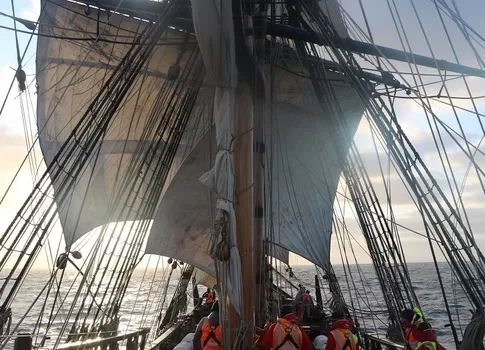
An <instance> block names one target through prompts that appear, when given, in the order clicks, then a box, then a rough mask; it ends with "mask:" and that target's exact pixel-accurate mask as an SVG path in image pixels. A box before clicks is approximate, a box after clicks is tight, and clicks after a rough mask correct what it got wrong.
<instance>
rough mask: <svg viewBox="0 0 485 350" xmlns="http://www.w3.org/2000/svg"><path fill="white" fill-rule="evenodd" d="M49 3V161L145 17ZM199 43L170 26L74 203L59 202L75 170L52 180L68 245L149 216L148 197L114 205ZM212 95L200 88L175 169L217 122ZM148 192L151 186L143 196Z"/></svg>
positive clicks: (43, 25)
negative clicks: (163, 98)
mask: <svg viewBox="0 0 485 350" xmlns="http://www.w3.org/2000/svg"><path fill="white" fill-rule="evenodd" d="M42 8H43V11H42V15H41V18H40V29H39V33H40V34H44V36H39V38H38V50H37V83H38V99H37V101H38V108H37V118H38V119H37V120H38V128H39V139H40V146H41V149H42V152H43V154H44V159H45V161H46V163H47V164H48V165H49V164H50V163H51V162H52V161H53V160H54V157H55V155H56V154H57V152H58V151H59V149H60V148H61V147H62V146H63V144H64V142H65V140H66V139H67V137H68V136H69V135H70V134H71V132H72V130H73V128H74V126H75V125H76V123H77V122H78V121H79V120H80V118H81V117H82V116H83V114H84V113H85V112H86V109H87V108H88V106H89V104H90V103H91V102H92V101H93V100H94V99H95V98H96V96H97V94H98V93H99V91H100V89H101V87H102V86H103V84H104V83H105V81H106V79H107V78H108V77H109V76H110V74H111V72H113V70H115V69H117V67H118V66H119V65H120V62H121V61H122V59H123V57H124V56H125V54H126V53H127V52H128V50H129V49H130V47H131V46H132V44H133V42H134V40H135V39H136V38H137V36H139V35H140V33H141V32H142V31H143V29H144V28H145V26H146V22H142V21H139V20H136V19H133V18H130V17H127V16H123V15H119V14H116V13H109V14H108V13H107V12H105V11H100V10H97V9H95V8H90V9H89V10H88V8H87V7H86V6H83V5H81V4H76V3H72V2H67V1H63V0H50V1H42ZM98 12H99V13H98ZM195 45H196V42H195V37H194V36H187V35H185V34H184V33H182V32H180V31H176V30H170V29H168V30H167V31H166V33H165V35H164V36H163V37H161V38H160V40H159V43H158V45H157V46H156V48H155V50H154V53H153V56H152V57H151V59H150V60H149V62H148V63H147V65H146V67H145V68H142V74H140V76H139V77H138V79H137V80H136V82H135V83H134V84H133V86H132V87H131V88H130V90H129V92H128V93H127V96H126V97H125V99H124V101H123V103H122V105H121V106H120V107H119V108H118V110H117V112H116V115H115V117H114V119H113V121H112V122H111V124H110V127H109V129H108V130H107V131H106V133H105V135H104V138H103V141H102V142H101V144H100V145H98V146H97V149H96V150H95V151H94V152H93V156H92V159H91V162H90V164H88V166H87V169H86V171H84V173H83V174H82V175H80V177H79V180H78V181H77V183H76V185H75V186H74V188H72V189H71V190H70V191H69V196H68V200H67V202H68V204H67V205H66V204H64V205H59V204H60V203H61V202H60V198H59V197H58V196H57V190H58V189H59V187H60V186H62V183H63V179H64V178H65V177H66V176H70V174H65V176H64V177H63V176H61V177H60V178H58V179H56V180H53V186H54V198H55V200H56V201H57V203H58V206H59V207H58V211H59V214H60V219H61V224H62V226H63V233H64V236H65V239H66V243H67V244H68V245H69V244H72V243H73V242H75V241H76V240H77V239H78V238H79V237H80V236H82V235H83V234H84V233H86V232H88V231H90V230H92V229H94V228H96V227H98V226H100V225H103V224H106V223H109V222H112V221H124V220H134V219H142V218H143V217H141V216H140V215H141V214H140V213H139V210H138V208H139V206H140V205H141V202H142V200H137V202H135V203H134V204H133V206H131V209H130V210H124V211H123V210H122V208H116V209H115V208H113V202H118V203H123V202H124V200H125V198H126V196H127V192H128V190H127V189H128V188H129V187H130V184H129V183H125V184H124V186H125V187H126V188H125V189H123V188H120V186H121V185H120V183H121V181H120V179H121V178H122V176H123V174H125V173H126V171H127V169H128V168H129V167H130V164H131V166H133V164H134V162H136V161H137V159H138V161H139V159H141V158H142V156H143V154H144V153H146V152H147V150H148V149H149V148H150V147H154V145H155V140H154V138H153V135H151V136H150V135H149V132H150V125H148V124H147V123H148V116H149V115H150V114H151V113H155V110H154V108H155V106H156V102H157V99H159V98H160V94H161V93H162V92H163V91H162V90H164V89H165V90H166V88H165V87H164V83H165V82H166V81H167V77H168V75H169V70H170V68H171V67H172V66H174V65H175V66H176V65H177V64H178V65H179V66H180V71H183V70H184V68H185V67H186V65H187V62H188V60H189V56H190V53H191V51H192V50H193V48H194V47H195ZM171 74H174V72H173V70H172V71H171ZM212 96H213V89H211V88H209V89H202V90H201V91H200V92H199V94H198V98H197V101H196V105H195V107H194V112H193V114H194V118H192V119H191V120H190V121H189V124H188V126H187V128H186V132H185V134H184V137H183V138H182V141H181V147H180V148H179V151H178V152H177V155H176V157H175V160H174V165H173V167H172V172H171V174H173V173H174V171H175V170H176V169H177V167H178V165H180V164H181V163H182V160H183V158H184V157H185V155H186V154H188V153H189V152H190V149H191V148H192V145H193V144H195V142H196V141H198V139H199V138H200V137H201V136H202V135H203V133H204V132H205V131H206V130H207V129H208V128H209V127H210V124H211V121H210V119H211V112H212V111H211V108H210V106H211V102H210V101H211V100H212ZM151 129H153V126H152V128H151ZM147 135H149V136H147ZM138 168H140V166H138ZM143 171H147V172H150V171H151V168H150V165H149V164H146V165H145V166H144V170H143ZM134 177H135V176H134ZM170 177H171V175H170V174H169V176H168V178H167V182H169V180H170ZM147 190H148V187H147V186H145V188H142V189H141V190H140V191H141V192H140V193H143V192H144V191H147ZM140 197H141V198H143V196H140ZM64 203H65V201H64Z"/></svg>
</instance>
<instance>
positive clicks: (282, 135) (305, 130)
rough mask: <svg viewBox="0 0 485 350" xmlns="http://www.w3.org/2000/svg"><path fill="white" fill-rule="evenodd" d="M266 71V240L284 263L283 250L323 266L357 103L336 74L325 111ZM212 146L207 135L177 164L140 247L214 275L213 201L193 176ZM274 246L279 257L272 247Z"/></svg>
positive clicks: (284, 76)
mask: <svg viewBox="0 0 485 350" xmlns="http://www.w3.org/2000/svg"><path fill="white" fill-rule="evenodd" d="M293 68H294V67H293ZM272 74H273V78H272V79H273V80H274V81H273V84H272V85H273V101H272V104H270V103H267V109H268V114H267V115H269V113H270V112H269V109H270V108H272V110H273V113H274V115H273V117H272V119H273V120H274V122H273V124H272V125H271V124H269V123H268V124H269V125H267V126H266V130H265V132H266V135H267V136H266V140H271V142H267V143H266V145H267V151H266V158H267V161H266V162H267V166H266V167H265V178H266V183H271V186H268V187H267V193H266V196H267V198H271V200H270V203H271V206H270V207H268V208H267V210H266V212H267V214H266V220H265V225H267V226H268V227H272V228H273V230H274V231H273V232H272V233H271V234H270V236H269V237H267V238H268V239H269V240H270V241H272V242H273V243H274V244H272V248H271V249H270V253H271V252H273V254H275V257H276V258H278V259H280V258H282V259H280V260H282V261H283V262H287V261H285V259H286V260H287V258H285V253H284V251H292V252H294V253H296V254H298V255H300V256H302V257H304V258H306V259H308V260H310V261H312V262H313V263H315V264H317V265H319V266H321V267H323V268H327V267H328V266H329V265H328V264H329V258H330V255H329V254H330V235H331V227H332V212H333V202H334V197H335V192H336V190H337V185H338V181H339V178H340V173H341V169H342V163H343V161H344V160H345V157H346V150H347V149H348V147H349V145H350V141H351V140H352V138H353V135H354V133H355V131H356V129H357V126H358V124H359V121H360V119H361V116H362V114H363V109H364V106H363V103H362V102H361V100H360V98H359V96H358V94H357V92H356V91H355V90H354V89H353V88H352V87H351V86H350V84H349V83H346V82H344V81H343V79H342V77H341V76H340V79H337V78H338V76H337V75H336V74H335V73H333V74H331V78H335V79H331V80H332V83H331V84H332V89H333V93H334V94H335V96H336V99H335V101H334V102H329V103H328V106H327V108H326V109H325V111H324V110H322V108H321V107H320V104H319V102H318V100H317V98H316V96H315V92H314V89H313V87H312V85H311V82H310V80H309V79H307V78H303V77H300V76H297V75H295V74H292V73H289V72H288V71H286V70H283V69H277V68H273V69H272ZM329 74H330V73H329ZM338 80H340V81H338ZM268 85H270V84H268ZM267 93H268V94H270V93H271V91H270V88H269V87H268V91H267ZM268 96H269V95H268ZM271 105H272V106H271ZM337 105H338V106H339V107H340V110H341V112H342V114H343V115H344V117H345V121H346V124H347V128H346V129H347V132H348V134H346V135H345V136H346V137H345V136H342V137H341V136H340V135H338V134H335V133H334V132H335V130H336V129H338V127H335V126H333V125H334V122H333V121H332V118H333V117H337V115H338V114H337V111H336V106H337ZM330 113H333V114H334V116H331V115H330ZM214 145H215V140H214V139H211V138H210V137H208V136H207V135H206V136H205V137H204V138H203V139H202V140H201V141H200V143H199V144H198V145H197V147H195V148H194V150H193V152H192V154H191V155H190V156H189V157H188V158H187V160H186V163H185V164H183V165H182V166H181V168H180V170H179V171H178V173H177V175H175V177H174V180H173V181H172V183H171V184H170V187H169V188H168V189H167V192H166V193H165V197H164V198H163V200H162V202H161V205H160V207H159V210H158V213H157V215H156V216H155V221H154V226H153V228H152V231H151V233H150V236H149V239H148V245H147V253H151V254H159V255H166V256H172V257H174V258H177V259H180V260H183V261H186V262H188V263H190V264H192V265H194V266H196V267H198V268H200V269H201V270H203V271H205V272H207V273H209V274H211V275H213V274H214V273H215V271H214V267H213V265H211V264H210V263H209V261H210V258H209V252H208V245H209V240H210V234H211V224H212V218H213V215H212V213H211V205H213V202H212V201H210V200H209V195H208V193H207V190H206V189H205V188H204V186H202V185H201V184H198V181H197V178H198V177H199V175H201V174H203V173H204V172H205V171H206V170H207V169H208V168H209V166H210V165H209V164H210V163H209V160H210V159H211V157H212V158H214V157H215V156H216V153H217V149H215V147H214ZM340 148H341V149H342V150H341V151H339V149H340ZM269 220H271V222H269ZM278 246H279V247H282V248H283V252H279V253H278V249H273V247H278ZM276 255H279V256H276Z"/></svg>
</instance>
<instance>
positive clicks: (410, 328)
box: [401, 307, 446, 350]
mask: <svg viewBox="0 0 485 350" xmlns="http://www.w3.org/2000/svg"><path fill="white" fill-rule="evenodd" d="M401 324H402V326H403V328H404V337H405V341H406V348H407V349H411V350H418V349H419V350H446V349H445V348H444V347H443V346H442V345H440V344H439V343H438V341H437V339H436V333H435V332H434V331H433V329H432V328H431V326H430V325H429V323H427V322H426V321H424V320H423V314H422V313H421V310H420V309H419V308H417V307H416V308H414V310H411V309H405V310H403V311H402V312H401Z"/></svg>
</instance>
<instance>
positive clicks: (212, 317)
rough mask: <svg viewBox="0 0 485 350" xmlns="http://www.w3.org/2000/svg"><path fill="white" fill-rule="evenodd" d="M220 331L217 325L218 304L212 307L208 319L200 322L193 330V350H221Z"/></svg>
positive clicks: (219, 326) (215, 303) (205, 318)
mask: <svg viewBox="0 0 485 350" xmlns="http://www.w3.org/2000/svg"><path fill="white" fill-rule="evenodd" d="M221 342H222V330H221V325H220V324H219V302H218V301H216V302H214V303H213V305H212V309H211V313H210V314H209V316H208V317H204V318H202V319H201V320H200V322H199V324H198V325H197V328H196V329H195V334H194V339H193V343H192V344H193V345H192V346H193V350H221V349H222V345H221Z"/></svg>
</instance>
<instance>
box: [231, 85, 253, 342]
mask: <svg viewBox="0 0 485 350" xmlns="http://www.w3.org/2000/svg"><path fill="white" fill-rule="evenodd" d="M234 112H235V113H234V123H233V132H234V148H233V159H234V171H235V183H236V233H237V244H238V247H239V254H240V255H241V270H242V315H241V319H242V321H243V322H244V323H246V324H248V325H250V326H253V325H254V285H255V283H254V282H255V280H254V277H255V274H254V269H253V250H254V249H253V248H254V173H253V164H254V154H253V143H254V139H253V97H252V93H251V90H250V87H249V86H248V84H247V83H246V82H244V80H242V79H241V80H240V83H239V85H238V88H237V91H236V98H235V111H234ZM231 316H232V317H231V328H232V329H234V326H237V314H235V312H234V311H233V312H232V315H231ZM235 321H236V322H235ZM252 339H253V335H252V333H251V332H247V333H246V336H245V337H244V340H243V343H244V345H243V347H242V349H251V348H252Z"/></svg>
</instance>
